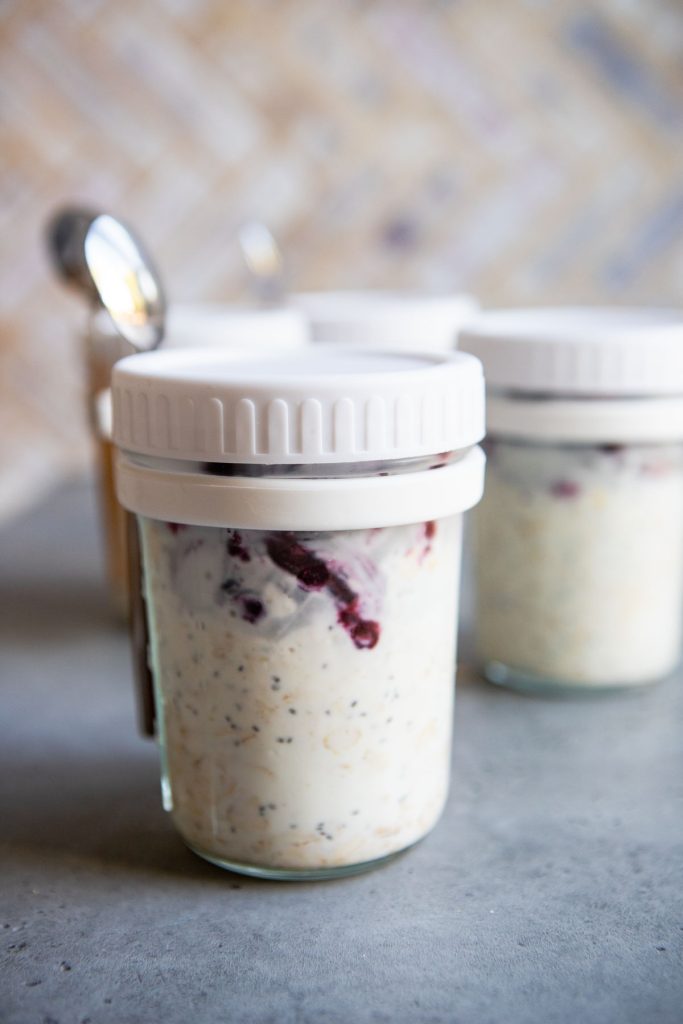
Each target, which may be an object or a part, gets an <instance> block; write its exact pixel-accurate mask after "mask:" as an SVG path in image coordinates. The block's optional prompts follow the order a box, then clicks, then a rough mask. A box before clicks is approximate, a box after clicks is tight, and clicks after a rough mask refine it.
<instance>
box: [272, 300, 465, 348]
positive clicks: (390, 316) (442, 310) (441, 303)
mask: <svg viewBox="0 0 683 1024" xmlns="http://www.w3.org/2000/svg"><path fill="white" fill-rule="evenodd" d="M291 302H292V304H293V306H294V307H295V308H296V309H298V310H301V312H302V313H303V314H304V315H305V316H306V318H307V319H308V322H309V325H310V330H311V337H312V340H313V341H316V342H323V343H335V344H337V343H342V344H353V345H360V346H363V347H367V348H382V349H388V350H390V351H394V352H395V351H398V350H400V351H406V350H408V351H411V352H448V351H450V350H452V349H453V348H455V342H456V338H457V334H458V331H459V330H460V329H461V328H462V327H464V325H465V324H466V323H468V322H469V321H470V320H471V319H472V317H473V316H474V315H475V313H476V311H477V309H478V306H477V303H476V302H475V300H474V299H473V298H471V297H470V296H469V295H459V294H457V293H453V294H450V293H449V294H431V293H429V292H409V291H396V292H392V291H376V290H372V289H367V290H364V291H319V292H298V293H295V294H294V295H292V296H291Z"/></svg>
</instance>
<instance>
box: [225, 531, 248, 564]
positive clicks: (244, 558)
mask: <svg viewBox="0 0 683 1024" xmlns="http://www.w3.org/2000/svg"><path fill="white" fill-rule="evenodd" d="M226 546H227V549H228V554H229V555H232V557H233V558H239V560H240V562H250V561H251V555H250V554H249V552H248V551H247V549H246V548H245V546H244V541H243V540H242V534H241V533H239V531H238V530H228V541H227V545H226Z"/></svg>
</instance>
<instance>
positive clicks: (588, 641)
mask: <svg viewBox="0 0 683 1024" xmlns="http://www.w3.org/2000/svg"><path fill="white" fill-rule="evenodd" d="M475 523H476V543H477V577H478V588H477V589H478V599H477V603H478V615H477V628H478V645H479V653H480V656H481V658H482V659H483V660H484V662H487V663H491V662H499V663H501V664H502V665H503V666H505V667H506V668H508V669H513V670H515V671H516V672H518V673H522V674H524V673H528V674H530V675H531V676H533V677H537V678H539V679H541V680H543V679H544V680H546V681H548V682H556V683H566V684H576V685H579V686H586V687H590V686H614V685H628V684H637V683H643V682H647V681H651V680H655V679H657V678H660V677H662V676H664V675H666V674H667V673H668V672H670V671H671V670H672V669H673V668H674V667H675V665H676V663H677V661H678V658H679V649H680V631H681V615H682V601H681V598H682V589H683V449H682V448H681V446H680V445H630V446H627V447H626V446H618V445H605V446H601V447H596V446H590V447H589V446H576V447H569V446H566V447H556V446H551V445H541V444H537V445H532V444H524V443H521V442H520V443H513V442H507V441H498V440H497V441H495V442H494V443H492V444H491V445H490V450H489V454H488V466H487V482H486V492H485V494H484V499H483V501H482V503H481V504H480V505H479V507H478V509H477V510H476V513H475Z"/></svg>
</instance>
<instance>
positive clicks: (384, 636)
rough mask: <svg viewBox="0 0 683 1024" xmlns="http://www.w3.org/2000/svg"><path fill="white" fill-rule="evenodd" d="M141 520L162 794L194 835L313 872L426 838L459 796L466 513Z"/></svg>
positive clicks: (192, 839) (198, 845)
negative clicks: (348, 523) (370, 520)
mask: <svg viewBox="0 0 683 1024" xmlns="http://www.w3.org/2000/svg"><path fill="white" fill-rule="evenodd" d="M140 524H141V535H142V542H143V545H144V555H145V558H144V563H145V567H146V576H147V578H146V589H147V602H148V609H149V614H150V627H151V632H152V657H153V668H154V674H155V678H156V686H157V700H158V702H159V705H160V712H161V714H160V718H161V735H160V741H161V747H162V759H163V765H162V770H163V774H164V782H163V785H164V791H165V802H166V805H167V807H168V809H170V810H172V814H173V817H174V820H175V823H176V825H177V827H178V828H179V830H180V832H181V834H182V835H183V837H184V838H185V840H186V841H187V843H188V844H189V845H190V846H192V847H193V848H195V849H196V850H198V851H199V852H203V853H205V854H208V855H210V856H211V857H214V858H220V859H223V860H225V861H227V862H236V863H241V864H246V865H254V866H259V865H262V866H265V867H275V868H278V867H279V868H283V869H293V870H296V869H300V870H311V869H319V868H334V867H339V866H345V865H353V864H358V863H362V862H365V861H370V860H373V859H376V858H379V857H383V856H386V855H388V854H391V853H393V852H395V851H398V850H401V849H403V848H404V847H406V846H409V845H410V844H411V843H413V842H415V841H416V840H418V839H420V838H421V837H422V836H424V835H425V833H426V832H428V831H429V829H430V828H431V827H432V826H433V825H434V823H435V822H436V820H437V819H438V817H439V815H440V813H441V810H442V808H443V805H444V801H445V799H446V794H447V790H448V779H449V768H450V745H451V717H452V701H453V684H454V665H455V657H454V655H455V628H456V621H457V581H458V573H457V568H458V565H457V563H458V559H459V551H460V529H461V517H460V516H453V517H451V518H448V519H444V520H439V521H438V522H436V523H431V522H430V523H419V524H415V525H410V526H401V527H391V528H386V529H373V530H354V531H346V532H335V533H268V532H263V531H248V530H229V529H219V528H214V527H199V526H182V525H175V524H171V523H163V522H158V521H154V520H150V519H141V520H140Z"/></svg>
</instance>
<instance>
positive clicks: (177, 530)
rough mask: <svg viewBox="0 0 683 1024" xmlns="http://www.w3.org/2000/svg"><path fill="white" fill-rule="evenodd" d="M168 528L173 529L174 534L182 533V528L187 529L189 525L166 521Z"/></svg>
mask: <svg viewBox="0 0 683 1024" xmlns="http://www.w3.org/2000/svg"><path fill="white" fill-rule="evenodd" d="M166 528H167V529H168V530H170V531H171V533H172V534H176V533H180V532H181V531H182V530H186V529H187V526H186V525H185V524H184V523H166Z"/></svg>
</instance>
